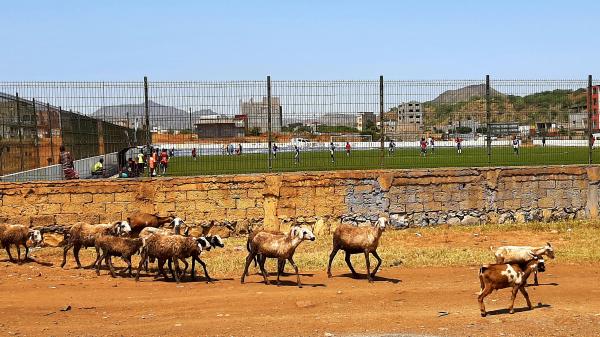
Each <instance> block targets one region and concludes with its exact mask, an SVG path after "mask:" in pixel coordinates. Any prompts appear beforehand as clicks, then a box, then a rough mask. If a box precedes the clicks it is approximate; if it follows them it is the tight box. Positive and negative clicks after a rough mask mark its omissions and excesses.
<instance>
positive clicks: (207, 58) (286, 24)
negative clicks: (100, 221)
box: [0, 0, 600, 81]
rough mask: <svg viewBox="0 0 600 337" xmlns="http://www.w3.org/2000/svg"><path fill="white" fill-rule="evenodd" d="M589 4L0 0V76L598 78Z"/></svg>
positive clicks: (599, 33) (598, 30)
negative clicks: (486, 76)
mask: <svg viewBox="0 0 600 337" xmlns="http://www.w3.org/2000/svg"><path fill="white" fill-rule="evenodd" d="M599 17H600V1H592V0H580V1H577V2H573V1H571V2H568V1H554V0H546V1H538V0H535V1H524V0H521V1H512V0H510V1H486V2H482V1H400V0H397V1H364V0H363V1H299V0H298V1H283V0H279V1H260V0H255V1H226V0H221V1H169V2H167V1H134V0H130V1H123V0H121V1H111V0H107V1H41V0H40V1H30V0H19V1H7V0H5V1H3V4H2V15H1V20H0V32H1V34H2V36H1V37H2V52H0V81H12V80H14V81H22V80H139V79H140V78H142V77H143V76H144V75H148V76H149V77H150V79H153V80H228V79H230V80H245V79H248V80H250V79H263V78H264V77H265V76H266V75H269V74H270V75H271V76H272V77H273V78H274V79H315V80H318V79H376V78H377V77H378V76H379V75H380V74H383V75H385V77H386V79H463V78H468V79H478V78H481V77H483V76H484V75H485V74H486V73H489V74H491V75H492V76H494V77H495V78H519V79H520V78H541V79H548V78H552V79H554V78H578V79H579V78H585V76H586V75H587V74H593V75H596V76H600V71H599V70H600V25H599V23H598V18H599Z"/></svg>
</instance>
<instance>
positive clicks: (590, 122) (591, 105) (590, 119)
mask: <svg viewBox="0 0 600 337" xmlns="http://www.w3.org/2000/svg"><path fill="white" fill-rule="evenodd" d="M593 109H594V103H593V102H592V75H588V90H587V112H588V125H587V134H588V135H587V136H588V164H592V146H594V135H593V134H592V130H593V129H592V127H593V124H594V123H593V118H594V116H593V111H592V110H593Z"/></svg>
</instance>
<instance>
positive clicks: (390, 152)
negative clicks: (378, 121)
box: [388, 139, 396, 156]
mask: <svg viewBox="0 0 600 337" xmlns="http://www.w3.org/2000/svg"><path fill="white" fill-rule="evenodd" d="M395 147H396V143H394V140H393V139H392V140H390V145H389V148H388V151H389V154H390V156H391V155H392V154H394V148H395Z"/></svg>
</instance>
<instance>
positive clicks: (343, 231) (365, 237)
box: [327, 217, 388, 282]
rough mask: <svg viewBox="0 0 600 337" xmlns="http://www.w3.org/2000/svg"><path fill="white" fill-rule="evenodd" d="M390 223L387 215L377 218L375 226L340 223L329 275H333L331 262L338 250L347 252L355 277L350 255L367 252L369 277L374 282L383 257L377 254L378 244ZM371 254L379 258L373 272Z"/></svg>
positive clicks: (329, 266)
mask: <svg viewBox="0 0 600 337" xmlns="http://www.w3.org/2000/svg"><path fill="white" fill-rule="evenodd" d="M387 223H388V219H387V218H386V217H380V218H379V219H377V222H376V223H375V226H368V227H356V226H351V225H346V224H341V225H339V226H338V227H337V228H336V230H335V232H334V233H333V250H332V251H331V254H330V255H329V263H328V265H327V276H328V277H332V276H331V263H332V262H333V259H334V258H335V255H336V254H337V252H338V251H339V250H340V249H341V250H343V251H344V252H345V253H346V258H345V260H346V264H347V265H348V268H350V271H351V272H352V275H353V276H354V277H356V276H357V273H356V271H355V270H354V267H352V263H351V262H350V255H352V254H361V253H363V254H365V261H366V264H367V279H368V280H369V282H373V277H375V274H376V273H377V270H379V267H380V266H381V258H380V257H379V255H378V254H377V246H379V238H381V234H382V233H383V231H385V227H386V224H387ZM369 254H373V256H374V257H375V258H376V259H377V266H376V267H375V269H374V270H373V272H372V273H371V270H370V268H371V264H370V261H369Z"/></svg>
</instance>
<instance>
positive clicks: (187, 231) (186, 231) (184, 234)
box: [183, 227, 190, 236]
mask: <svg viewBox="0 0 600 337" xmlns="http://www.w3.org/2000/svg"><path fill="white" fill-rule="evenodd" d="M183 236H190V228H189V227H186V228H185V230H184V231H183Z"/></svg>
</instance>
